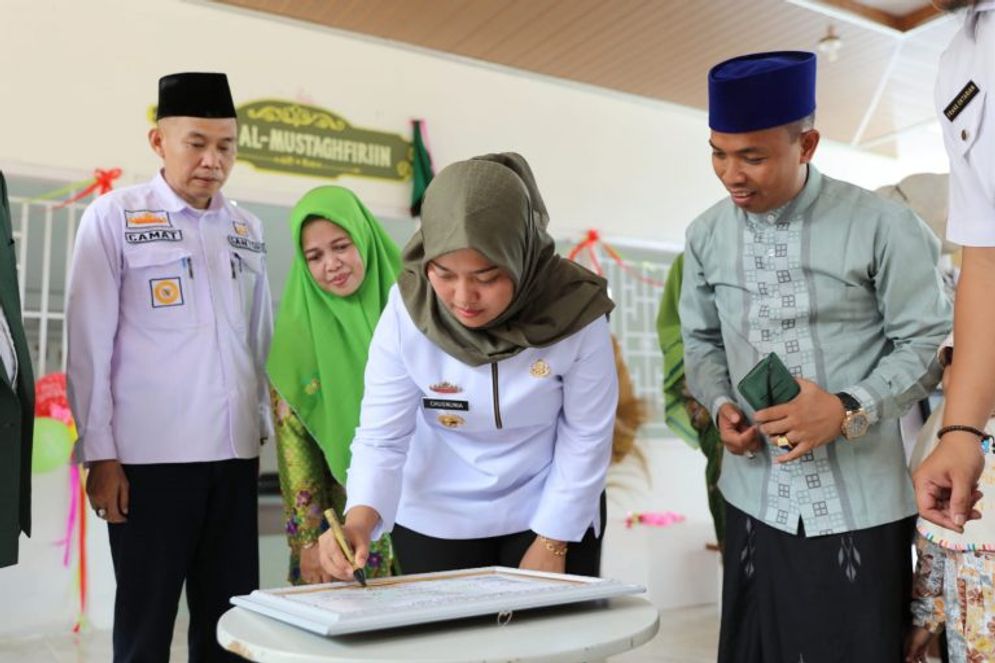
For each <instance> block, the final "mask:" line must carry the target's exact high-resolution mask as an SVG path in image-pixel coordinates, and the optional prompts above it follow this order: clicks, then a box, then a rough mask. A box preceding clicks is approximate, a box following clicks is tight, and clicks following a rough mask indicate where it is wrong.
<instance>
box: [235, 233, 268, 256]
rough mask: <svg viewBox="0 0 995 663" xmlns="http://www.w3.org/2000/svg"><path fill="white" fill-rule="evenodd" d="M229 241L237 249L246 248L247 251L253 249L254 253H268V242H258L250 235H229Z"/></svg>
mask: <svg viewBox="0 0 995 663" xmlns="http://www.w3.org/2000/svg"><path fill="white" fill-rule="evenodd" d="M228 243H229V244H231V245H232V246H233V247H235V248H236V249H245V250H246V251H252V252H253V253H266V244H265V243H264V242H257V241H256V240H254V239H249V238H248V237H239V236H238V235H228Z"/></svg>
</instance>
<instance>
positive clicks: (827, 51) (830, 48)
mask: <svg viewBox="0 0 995 663" xmlns="http://www.w3.org/2000/svg"><path fill="white" fill-rule="evenodd" d="M841 46H843V40H842V39H840V36H839V35H838V34H836V28H834V27H833V26H832V25H830V26H829V28H828V29H827V30H826V36H825V37H823V38H822V39H820V40H819V44H818V48H819V52H820V53H822V55H824V56H825V58H826V59H827V60H829V61H830V62H836V60H837V58H839V56H840V47H841Z"/></svg>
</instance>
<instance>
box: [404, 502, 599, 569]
mask: <svg viewBox="0 0 995 663" xmlns="http://www.w3.org/2000/svg"><path fill="white" fill-rule="evenodd" d="M600 508H601V534H602V536H604V527H605V518H606V517H607V514H606V509H605V495H604V493H602V494H601V507H600ZM602 536H595V535H594V529H588V530H587V532H586V533H585V534H584V538H583V539H581V541H580V542H579V543H571V544H570V547H569V548H568V550H567V564H566V572H567V573H573V574H576V575H581V576H598V575H600V573H601V539H602ZM391 537H392V540H393V543H394V552H395V553H396V554H397V559H398V561H399V562H400V565H401V570H402V571H403V572H404V573H429V572H432V571H451V570H454V569H472V568H477V567H480V566H510V567H512V568H518V565H519V563H521V561H522V556H523V555H525V551H526V550H528V547H529V546H530V545H532V542H533V541H535V537H536V534H535V532H532V531H528V530H527V531H524V532H516V533H514V534H505V535H503V536H492V537H487V538H483V539H437V538H435V537H431V536H426V535H424V534H419V533H418V532H415V531H414V530H410V529H408V528H406V527H403V526H401V525H396V524H395V525H394V530H393V532H391Z"/></svg>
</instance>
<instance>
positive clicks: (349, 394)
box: [266, 186, 400, 584]
mask: <svg viewBox="0 0 995 663" xmlns="http://www.w3.org/2000/svg"><path fill="white" fill-rule="evenodd" d="M290 230H291V233H292V234H293V245H294V247H295V249H296V251H295V255H294V260H293V263H292V265H291V267H290V274H289V275H288V277H287V283H286V286H285V287H284V291H283V298H282V299H281V300H280V310H279V312H278V314H277V317H276V325H275V330H274V334H273V342H272V346H271V349H270V355H269V359H268V361H267V364H266V369H267V372H268V374H269V378H270V382H271V383H272V385H273V388H274V390H275V392H276V393H275V395H274V404H275V410H276V431H277V433H276V438H277V440H276V441H277V462H278V465H279V474H280V488H281V492H282V493H283V502H284V513H285V515H286V532H287V540H288V543H289V545H290V550H291V553H290V575H289V579H290V582H292V583H294V584H299V583H314V582H324V581H327V580H328V579H329V578H330V576H329V575H328V574H327V573H324V572H322V570H321V566H320V564H319V562H318V548H317V546H316V545H315V544H316V542H317V540H318V536H319V535H320V534H321V532H322V531H324V530H325V528H326V527H327V525H326V524H325V522H324V518H323V516H322V514H323V512H324V510H325V509H327V508H329V507H332V508H334V509H335V510H336V511H337V512H338V513H339V514H341V513H342V509H343V506H344V504H345V491H344V488H343V486H345V481H346V470H347V469H348V467H349V443H350V442H351V441H352V437H353V433H354V432H355V430H356V424H357V423H358V421H359V406H360V401H361V399H362V395H363V372H364V370H365V367H366V360H367V353H368V350H369V346H370V339H371V338H372V337H373V330H374V328H375V327H376V324H377V320H378V319H379V318H380V313H381V311H382V310H383V308H384V305H385V304H386V303H387V294H388V292H389V291H390V288H391V287H392V286H393V285H394V281H395V279H396V277H397V272H398V269H399V264H400V255H399V252H398V249H397V246H395V244H394V243H393V242H392V241H391V239H390V238H389V237H388V236H387V234H386V233H385V232H384V230H383V228H381V227H380V224H379V223H378V222H377V220H376V219H375V218H374V217H373V215H372V214H370V212H369V210H367V209H366V207H365V206H363V203H362V202H360V200H359V198H357V197H356V195H355V194H354V193H352V192H351V191H349V190H348V189H344V188H342V187H338V186H323V187H319V188H317V189H314V190H312V191H310V192H309V193H307V194H306V195H305V196H304V197H303V198H301V200H300V201H299V202H298V203H297V205H296V206H295V207H294V209H293V211H292V212H291V215H290ZM393 561H394V560H393V552H392V549H391V544H390V540H389V538H387V537H384V538H383V539H382V540H381V541H379V542H378V543H377V544H376V545H375V546H374V548H373V552H372V553H371V554H370V556H369V558H368V560H367V570H366V571H367V574H368V575H370V576H378V575H387V574H389V573H390V569H391V567H392V566H393Z"/></svg>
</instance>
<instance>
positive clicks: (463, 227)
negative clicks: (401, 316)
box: [397, 152, 614, 366]
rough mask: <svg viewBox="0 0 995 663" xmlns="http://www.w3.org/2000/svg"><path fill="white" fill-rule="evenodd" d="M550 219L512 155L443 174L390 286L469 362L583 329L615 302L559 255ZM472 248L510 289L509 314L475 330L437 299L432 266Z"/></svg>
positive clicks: (441, 341)
mask: <svg viewBox="0 0 995 663" xmlns="http://www.w3.org/2000/svg"><path fill="white" fill-rule="evenodd" d="M548 223H549V215H548V214H547V212H546V206H545V204H544V203H543V201H542V196H540V195H539V189H538V188H537V187H536V183H535V178H534V177H533V175H532V169H531V168H529V164H528V163H527V162H526V161H525V159H523V158H522V157H521V156H520V155H518V154H514V153H510V152H509V153H503V154H488V155H485V156H480V157H475V158H473V159H470V160H469V161H460V162H457V163H454V164H452V165H450V166H448V167H446V168H445V169H443V170H442V171H441V172H440V173H439V174H438V175H436V176H435V178H434V179H433V180H432V183H431V184H430V185H429V187H428V190H427V191H426V192H425V200H424V202H423V204H422V222H421V227H420V228H419V230H418V232H416V233H415V235H414V237H412V238H411V241H410V242H408V245H407V246H406V247H405V249H404V253H403V260H404V264H403V268H402V271H401V275H400V276H399V277H398V280H397V285H398V288H399V289H400V291H401V297H402V299H403V300H404V305H405V307H406V308H407V309H408V313H409V314H410V315H411V319H412V320H413V321H414V323H415V326H417V327H418V329H420V330H421V331H422V333H424V334H425V335H426V336H428V337H429V338H430V339H431V340H432V341H433V342H434V343H435V344H436V345H438V346H439V347H440V348H442V350H444V351H445V352H446V353H447V354H449V355H451V356H453V357H455V358H456V359H459V360H460V361H462V362H464V363H466V364H468V365H470V366H480V365H482V364H487V363H492V362H496V361H500V360H502V359H507V358H508V357H513V356H514V355H516V354H518V353H519V352H521V351H522V350H524V349H525V348H535V347H545V346H548V345H552V344H553V343H556V342H557V341H559V340H561V339H563V338H566V337H567V336H570V335H571V334H573V333H575V332H578V331H580V330H581V329H583V328H584V327H585V326H587V325H588V324H589V323H590V322H592V321H593V320H595V319H597V318H599V317H601V316H603V315H605V314H607V313H608V312H609V311H611V310H612V308H613V307H614V304H613V303H612V301H611V300H610V299H609V298H608V291H607V284H606V282H605V280H604V279H603V278H601V277H600V276H597V275H595V274H593V273H591V272H590V271H588V270H586V269H584V268H583V267H581V266H580V265H578V264H576V263H574V262H572V261H570V260H566V259H564V258H561V257H560V256H558V255H557V254H556V248H555V245H554V242H553V238H552V237H550V235H549V233H547V232H546V226H547V224H548ZM466 248H471V249H476V250H477V251H479V252H480V253H481V254H483V255H484V257H486V258H487V259H488V260H490V261H491V262H493V263H494V264H495V265H498V266H499V267H501V268H503V269H504V270H505V271H506V272H507V273H508V275H509V276H510V277H511V279H512V281H513V282H514V284H515V295H514V298H513V299H512V301H511V304H510V305H509V306H508V308H507V309H506V310H505V311H504V313H502V314H501V315H500V316H498V317H497V318H496V319H495V320H494V321H492V322H491V323H489V324H488V325H486V326H485V327H480V328H476V329H471V328H469V327H466V326H464V325H463V324H462V323H460V322H459V320H457V319H456V318H455V316H453V314H452V313H451V312H450V311H449V309H447V308H446V307H445V305H443V303H442V302H440V301H439V300H438V298H437V297H436V296H435V291H434V290H433V289H432V285H431V284H430V283H429V281H428V277H427V275H426V269H427V267H428V264H429V262H431V261H432V260H433V259H435V258H438V257H439V256H441V255H443V254H446V253H449V252H451V251H457V250H459V249H466Z"/></svg>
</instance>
